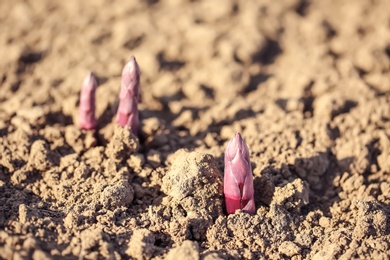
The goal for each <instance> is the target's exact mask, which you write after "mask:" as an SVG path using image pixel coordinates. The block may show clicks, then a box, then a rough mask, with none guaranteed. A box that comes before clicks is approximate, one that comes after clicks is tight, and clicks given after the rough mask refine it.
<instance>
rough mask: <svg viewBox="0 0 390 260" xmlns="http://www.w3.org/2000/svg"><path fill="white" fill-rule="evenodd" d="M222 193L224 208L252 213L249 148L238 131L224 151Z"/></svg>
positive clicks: (253, 211) (252, 193)
mask: <svg viewBox="0 0 390 260" xmlns="http://www.w3.org/2000/svg"><path fill="white" fill-rule="evenodd" d="M224 194H225V203H226V210H227V213H228V214H233V213H235V211H236V210H237V209H241V210H242V211H244V212H247V213H250V214H254V213H255V202H254V189H253V176H252V167H251V163H250V159H249V149H248V147H247V146H246V144H245V142H244V140H243V139H242V137H241V135H240V134H239V133H236V134H235V136H234V138H233V139H232V140H231V141H230V142H229V144H228V146H227V148H226V151H225V175H224Z"/></svg>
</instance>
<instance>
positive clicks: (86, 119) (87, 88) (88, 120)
mask: <svg viewBox="0 0 390 260" xmlns="http://www.w3.org/2000/svg"><path fill="white" fill-rule="evenodd" d="M97 86H98V84H97V81H96V78H95V76H94V75H93V74H92V72H89V73H88V75H87V76H86V77H85V79H84V81H83V86H82V88H81V93H80V115H79V118H80V128H81V129H85V130H91V129H95V128H96V124H97V123H96V118H95V95H96V88H97Z"/></svg>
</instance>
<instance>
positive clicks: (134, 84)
mask: <svg viewBox="0 0 390 260" xmlns="http://www.w3.org/2000/svg"><path fill="white" fill-rule="evenodd" d="M140 76H141V70H140V68H139V66H138V63H137V61H136V59H135V57H134V56H131V58H130V60H129V62H128V63H127V64H126V66H125V67H124V68H123V71H122V81H121V92H120V94H119V107H118V111H117V114H116V121H117V123H118V124H119V125H120V126H122V127H125V126H128V127H130V128H131V131H132V132H133V133H134V134H135V135H138V125H139V113H138V102H139V101H140Z"/></svg>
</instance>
